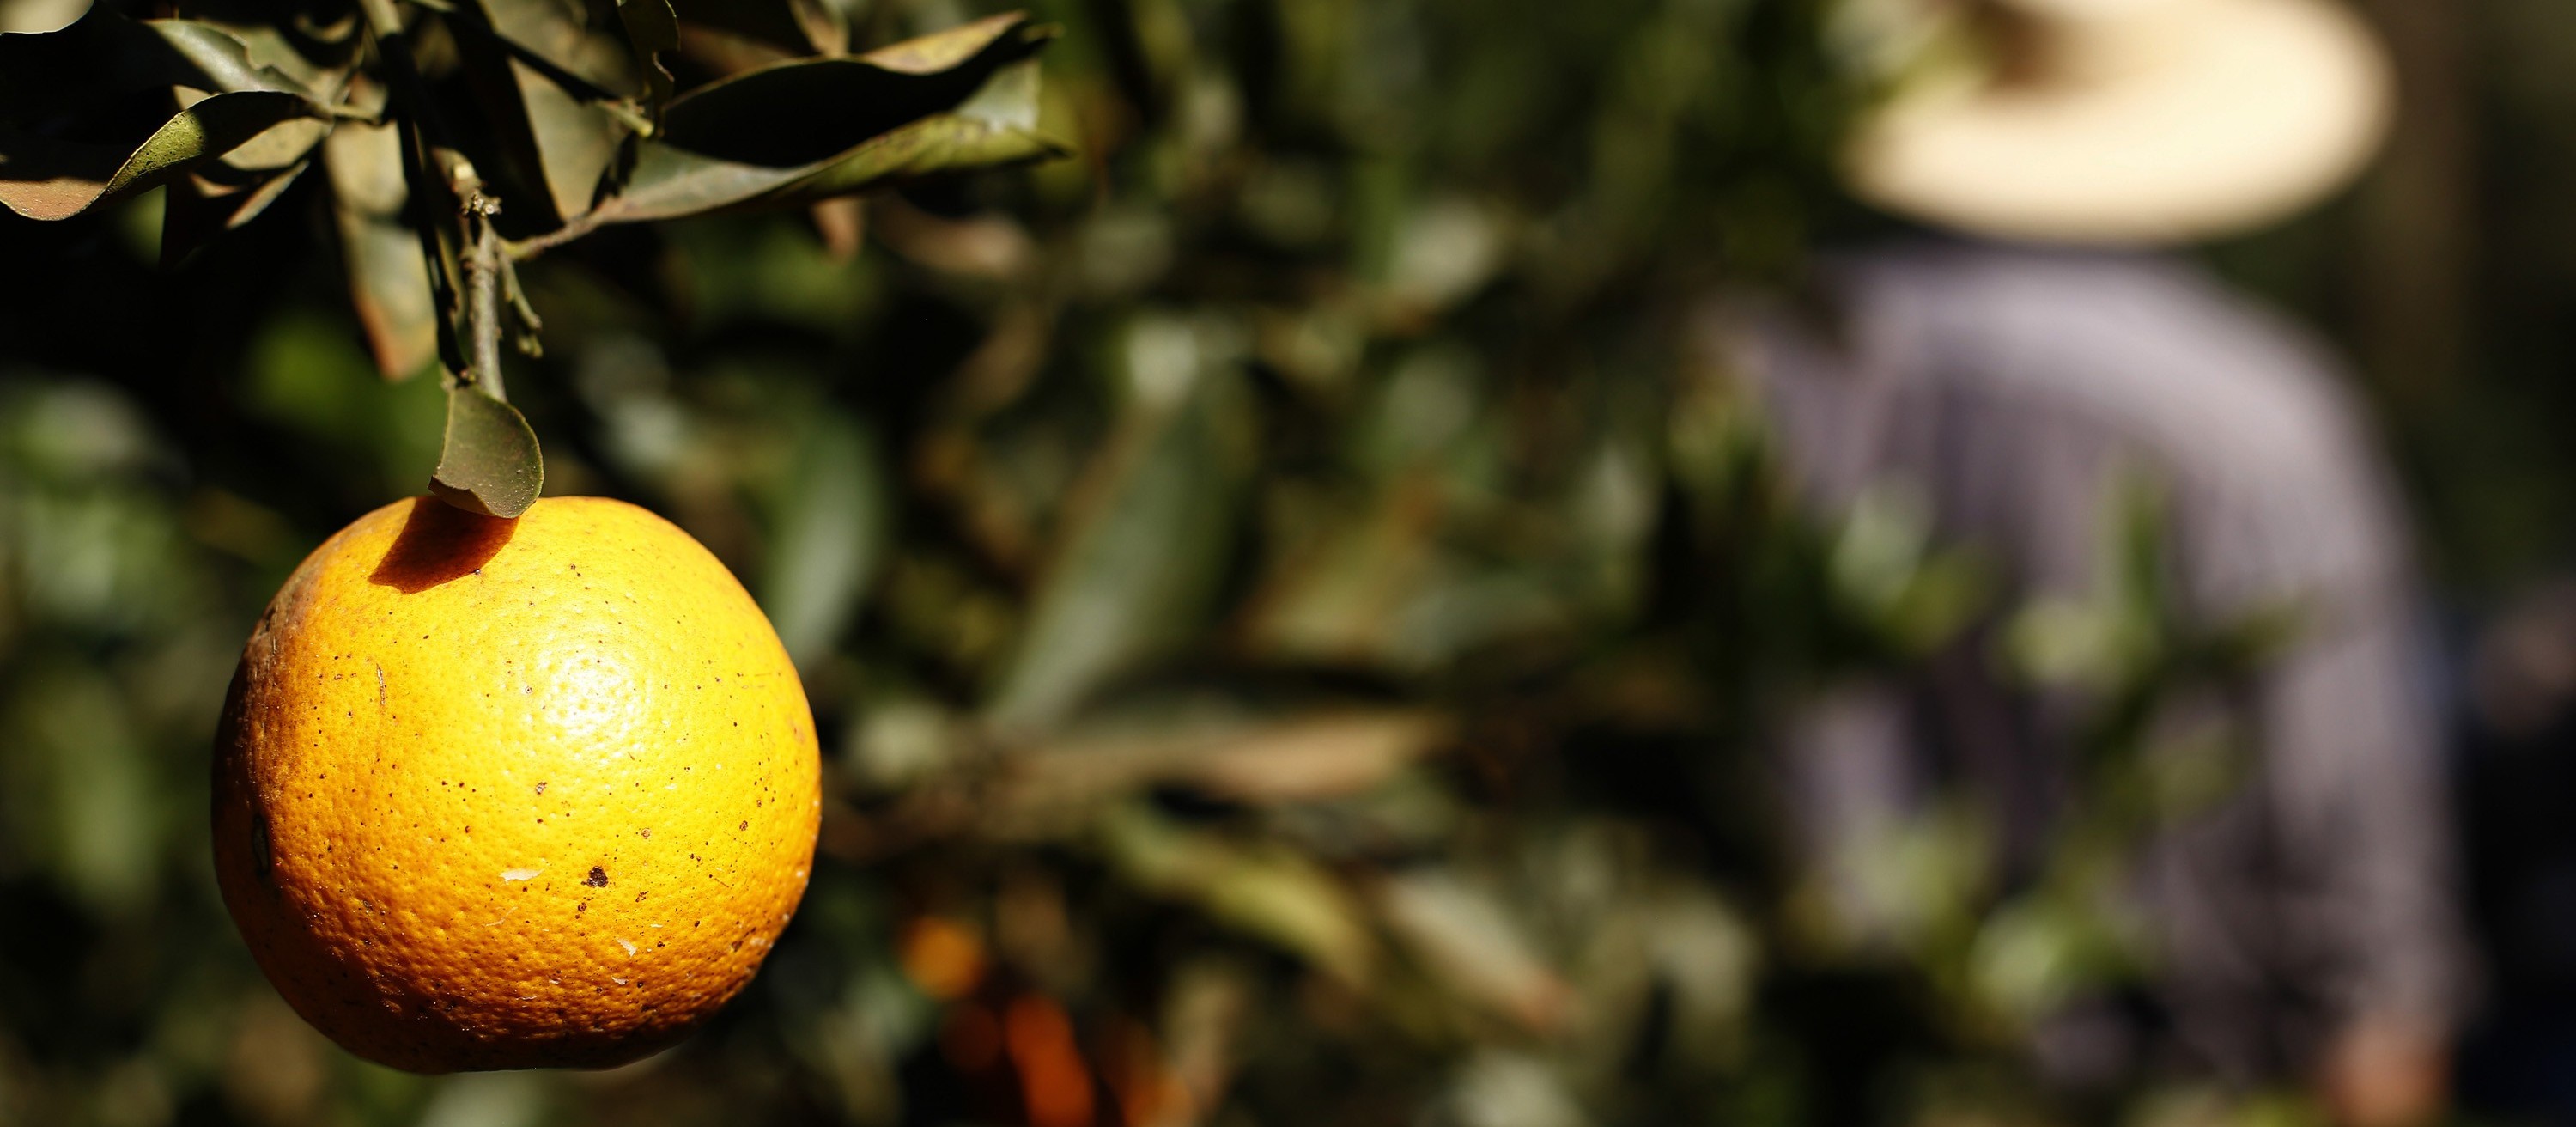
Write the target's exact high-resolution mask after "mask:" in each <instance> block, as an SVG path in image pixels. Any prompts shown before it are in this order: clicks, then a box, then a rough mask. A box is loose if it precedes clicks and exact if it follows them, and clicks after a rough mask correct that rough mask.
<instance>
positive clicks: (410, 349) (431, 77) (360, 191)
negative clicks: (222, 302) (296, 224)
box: [0, 0, 1058, 516]
mask: <svg viewBox="0 0 2576 1127" xmlns="http://www.w3.org/2000/svg"><path fill="white" fill-rule="evenodd" d="M208 7H209V8H211V9H212V10H209V11H206V12H204V13H201V14H200V16H199V18H193V19H157V20H142V21H137V20H131V19H128V18H126V17H124V16H122V15H119V14H117V13H116V12H115V11H114V10H112V9H111V8H109V7H107V6H104V5H102V6H98V7H95V8H93V9H91V11H90V12H89V13H87V14H86V15H84V16H83V17H82V18H81V19H80V20H79V21H78V22H76V23H73V24H72V25H71V26H69V27H66V28H63V29H62V30H59V31H54V32H48V33H38V34H19V35H12V36H9V37H8V38H7V39H5V40H0V205H5V206H6V207H8V208H9V209H10V210H11V211H13V212H16V213H17V214H19V215H21V216H25V217H27V218H30V219H38V220H62V219H69V218H72V217H74V216H78V215H81V214H84V213H86V212H88V211H90V210H91V209H93V208H96V207H99V206H101V205H104V204H110V203H113V202H115V201H117V200H119V199H121V198H124V197H127V196H131V195H134V194H137V193H140V192H144V191H147V190H150V189H154V188H160V187H163V186H165V185H166V186H167V191H166V194H165V196H164V204H163V212H162V215H163V220H162V229H161V236H160V247H161V255H162V258H163V260H164V261H165V262H171V261H176V260H178V259H180V258H184V257H185V256H186V255H188V254H189V253H190V252H191V251H192V250H194V249H195V248H196V246H197V245H198V244H199V243H201V242H202V241H203V240H204V239H206V238H207V237H209V236H211V235H213V234H215V233H216V232H219V231H223V230H227V229H233V228H238V227H240V226H242V225H244V224H246V223H249V222H250V221H251V220H253V219H256V218H257V217H258V216H259V214H260V213H261V212H262V211H264V210H266V209H267V208H268V207H269V205H270V204H272V203H273V202H275V201H276V200H277V199H278V198H279V197H280V196H281V195H283V194H284V193H285V192H286V190H287V189H288V188H289V187H291V186H292V185H293V184H294V183H295V181H296V180H297V179H298V178H299V177H301V176H302V175H303V174H304V172H305V171H306V170H307V169H308V168H310V167H311V166H312V165H313V164H314V163H315V162H317V161H318V162H320V163H321V165H322V166H323V168H324V172H325V175H326V176H327V177H328V179H329V180H330V183H331V196H332V199H331V206H332V209H333V213H334V217H335V219H336V222H337V226H338V228H339V232H340V236H341V242H342V251H343V253H344V254H345V255H346V256H347V265H348V274H349V279H350V283H351V290H352V297H353V298H354V299H355V301H356V303H357V306H358V309H359V312H360V315H361V317H362V318H363V319H364V321H365V323H366V326H367V330H368V334H369V337H370V339H371V342H372V344H373V346H374V349H375V353H376V357H377V362H378V363H379V364H381V365H382V366H383V368H384V371H385V374H386V375H388V376H391V377H396V378H402V377H408V376H411V375H414V374H417V373H418V372H419V371H420V370H421V369H422V368H424V367H425V366H426V365H427V364H428V363H429V361H430V359H431V356H432V354H433V352H434V353H435V355H436V356H437V358H438V359H439V360H440V361H441V363H442V365H443V367H444V369H445V370H446V371H447V373H449V375H450V377H451V394H450V395H449V405H448V416H447V436H446V443H445V448H444V451H443V454H442V456H441V458H440V461H439V466H438V469H437V473H436V476H435V477H434V478H433V479H432V482H433V487H434V488H435V489H436V491H437V492H438V493H439V495H440V496H442V497H445V498H447V499H448V500H450V501H451V502H453V503H456V504H458V505H461V506H463V507H465V508H468V509H471V510H473V511H477V512H484V513H489V514H494V515H499V516H517V515H518V514H519V513H521V512H523V511H525V510H526V508H527V506H528V505H529V504H530V503H532V502H534V501H535V500H536V498H537V496H538V494H539V492H540V490H541V489H542V488H543V484H544V467H543V464H542V460H541V458H540V456H539V453H538V446H537V441H536V435H535V434H534V432H532V431H531V430H530V429H529V427H528V425H527V422H526V420H525V419H524V418H522V417H521V416H520V414H519V412H518V411H516V410H515V409H513V408H511V407H510V406H509V404H508V395H507V393H506V392H505V391H504V385H503V380H502V375H501V370H500V351H499V342H500V339H501V335H502V333H503V328H504V326H503V324H502V318H503V312H502V308H501V304H500V302H501V300H502V296H503V295H504V294H505V293H506V295H507V297H508V300H509V302H510V311H511V312H512V313H513V314H515V316H516V320H517V322H518V328H519V330H520V332H519V335H518V339H519V342H520V344H521V346H522V347H523V348H525V349H527V350H529V351H531V352H533V351H535V350H536V339H537V337H536V334H537V333H538V331H539V330H540V328H541V325H540V323H539V322H538V320H537V318H536V315H535V312H534V311H533V310H532V309H530V308H529V306H528V304H527V302H526V299H525V297H524V296H523V294H522V292H521V289H520V286H519V281H518V277H517V271H516V269H515V268H514V266H513V262H514V260H516V259H519V258H522V257H526V256H529V255H533V254H535V253H537V252H538V251H541V250H543V249H544V248H546V247H548V246H553V245H558V244H561V243H563V242H566V241H569V240H571V239H573V238H577V237H579V236H580V235H582V234H584V233H586V232H588V231H591V230H593V229H595V228H597V227H600V226H603V225H607V224H615V223H632V222H639V221H647V220H661V219H673V218H678V217H682V216H688V215H696V214H702V213H706V212H710V211H718V210H724V209H730V208H741V207H748V206H776V205H781V204H794V203H802V202H810V201H813V200H819V199H827V198H831V197H834V196H842V195H848V194H851V193H856V192H863V191H866V190H868V189H871V188H876V187H881V186H884V185H886V184H890V183H893V182H896V181H898V180H900V179H903V178H907V177H918V176H923V175H928V174H933V173H939V172H954V171H958V170H962V169H969V168H981V167H999V166H1004V165H1009V164H1014V163H1020V162H1024V161H1028V160H1032V159H1036V158H1040V157H1045V156H1051V155H1055V154H1056V153H1057V151H1058V150H1057V147H1056V146H1055V145H1053V144H1052V143H1050V142H1048V141H1046V140H1044V139H1043V138H1041V137H1040V136H1039V135H1038V134H1037V133H1036V132H1035V125H1036V120H1035V116H1036V109H1037V105H1036V92H1037V74H1036V70H1035V64H1034V63H1033V62H1031V61H1030V57H1031V56H1032V55H1033V54H1035V52H1036V51H1037V49H1038V48H1039V47H1040V46H1041V45H1042V44H1043V43H1044V41H1045V39H1046V38H1047V35H1048V33H1047V32H1046V30H1045V29H1042V28H1039V27H1036V26H1033V25H1031V24H1030V23H1029V21H1028V20H1027V18H1026V17H1025V16H1020V15H1002V16H995V17H993V18H990V19H986V20H982V21H979V22H976V23H972V24H968V25H965V26H962V27H958V28H953V29H950V30H947V31H943V32H941V33H938V34H935V35H931V36H926V37H923V38H920V39H915V40H910V41H906V42H902V43H896V44H893V45H891V46H887V47H883V48H880V49H878V50H875V51H871V52H868V53H866V54H862V55H849V54H847V53H846V50H845V48H846V47H847V42H848V28H847V27H846V26H845V25H844V24H842V23H841V22H839V21H837V20H836V19H835V18H833V16H832V14H831V13H830V12H829V10H826V9H822V8H819V7H816V8H813V9H811V10H810V11H809V10H806V9H799V10H798V12H797V13H796V18H789V15H790V13H787V12H785V11H784V10H779V9H772V8H770V7H767V6H763V5H733V4H721V3H711V4H705V5H700V6H693V7H692V8H691V11H690V14H691V16H692V17H694V18H698V19H703V20H706V21H708V23H709V26H711V27H713V28H717V29H721V30H724V31H730V32H734V33H738V34H741V35H745V36H755V37H764V39H765V41H768V42H773V43H779V44H781V45H783V46H785V47H786V48H787V49H789V50H792V51H797V52H806V51H815V52H820V54H818V55H816V56H815V57H787V58H780V59H778V60H777V61H775V62H771V63H769V64H767V65H753V66H747V67H743V68H742V69H740V70H738V71H736V72H733V73H726V74H721V75H719V76H715V77H713V78H712V79H711V80H708V81H704V82H701V83H696V84H693V85H691V86H690V87H689V88H688V89H687V90H686V91H685V92H683V91H681V89H680V86H679V84H678V82H677V81H676V76H675V75H674V73H673V72H672V70H671V69H670V67H669V65H667V64H666V62H665V61H664V58H663V56H664V55H665V54H666V53H671V54H675V55H676V54H677V53H678V49H679V47H680V33H681V24H680V22H679V17H678V15H677V13H676V12H675V11H674V9H673V8H672V6H671V4H670V2H669V0H631V2H622V3H612V2H610V0H601V2H599V3H594V4H589V5H587V6H585V5H580V4H569V5H564V4H548V3H496V4H485V3H482V2H481V0H466V2H464V3H431V4H410V5H403V6H397V5H396V4H395V3H394V2H393V0H361V2H359V3H357V4H356V5H355V6H354V7H351V6H349V5H347V4H333V3H320V4H312V5H302V6H299V7H298V10H294V11H292V12H282V11H279V10H276V9H275V8H274V7H249V6H244V7H243V8H242V9H241V10H234V9H229V8H227V7H226V6H225V5H221V4H216V5H209V6H208ZM699 7H703V8H704V11H700V10H698V9H699ZM686 70H687V68H686V66H685V65H683V71H684V72H685V71H686ZM505 201H506V202H507V203H508V204H509V205H510V206H507V207H504V206H503V204H504V202H505Z"/></svg>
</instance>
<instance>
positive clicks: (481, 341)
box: [465, 192, 510, 403]
mask: <svg viewBox="0 0 2576 1127" xmlns="http://www.w3.org/2000/svg"><path fill="white" fill-rule="evenodd" d="M500 210H501V202H500V201H499V200H496V199H493V198H492V197H490V196H488V195H484V194H483V193H481V192H476V193H474V195H473V196H471V197H470V198H468V199H467V200H466V201H465V225H466V226H467V227H468V228H470V229H472V231H473V233H474V251H473V255H472V256H471V257H469V258H467V259H466V260H465V331H466V332H467V333H469V334H471V335H472V336H473V338H474V367H473V369H472V370H471V371H470V372H469V373H468V376H469V378H470V380H471V382H472V383H473V384H474V386H475V387H477V388H480V389H482V391H483V393H484V394H485V395H489V396H491V397H492V398H494V399H498V400H500V401H502V402H504V403H507V402H509V401H510V395H509V393H508V392H507V391H505V390H503V388H502V386H501V270H502V264H501V236H500V235H499V234H498V233H497V232H495V231H493V230H492V216H493V214H494V213H496V212H499V211H500Z"/></svg>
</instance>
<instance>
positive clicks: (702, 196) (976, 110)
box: [593, 15, 1064, 223]
mask: <svg viewBox="0 0 2576 1127" xmlns="http://www.w3.org/2000/svg"><path fill="white" fill-rule="evenodd" d="M1052 35H1053V32H1052V31H1050V30H1048V29H1045V28H1040V27H1035V26H1032V25H1030V24H1029V23H1028V22H1027V17H1026V16H1022V15H1009V16H997V17H994V18H992V19H988V20H983V21H979V22H977V23H974V24H969V25H966V26H965V27H962V28H958V29H955V30H953V31H948V32H942V33H940V34H939V35H935V36H929V37H926V38H925V39H922V40H914V41H910V42H907V43H900V44H896V45H894V46H892V47H889V48H886V49H885V50H882V51H877V52H872V53H870V54H868V55H865V56H861V57H859V58H849V59H812V60H800V61H796V62H788V63H780V64H778V65H775V66H770V67H763V68H761V69H759V70H754V71H749V72H746V73H744V74H740V75H736V76H734V77H732V78H729V79H726V80H724V81H722V82H718V83H714V84H711V85H708V86H704V87H700V88H699V89H697V90H693V91H691V92H689V93H688V94H686V95H683V96H681V97H680V98H679V100H677V101H674V102H672V103H671V104H670V106H669V107H668V108H667V109H666V110H665V111H664V115H663V132H662V134H661V135H660V136H657V137H655V138H652V139H649V140H646V141H642V142H640V143H639V144H638V145H637V149H636V160H635V165H634V168H633V170H632V172H630V173H629V174H628V176H627V179H626V184H625V186H624V188H623V189H622V190H621V191H620V192H619V193H618V194H617V195H616V196H615V197H613V198H611V199H610V200H608V201H607V202H606V203H604V204H602V205H601V206H600V207H599V209H598V212H597V213H596V214H595V215H594V217H593V222H598V223H632V222H639V221H646V220H657V219H670V218H675V217H678V216H682V215H692V214H697V213H700V212H706V211H715V210H720V209H725V208H733V207H742V206H750V205H785V204H802V203H810V202H812V201H815V200H818V199H824V198H828V197H831V196H839V195H847V194H850V193H853V192H861V191H866V190H868V189H871V188H876V187H881V186H884V185H886V184H889V183H893V182H895V181H898V180H902V179H906V178H910V177H917V176H924V175H929V174H932V173H939V172H953V171H963V170H967V169H976V168H994V167H1000V166H1004V165H1010V164H1017V163H1022V162H1026V161H1031V160H1039V159H1044V158H1046V157H1051V156H1057V155H1061V154H1062V153H1063V151H1064V150H1063V148H1062V147H1061V146H1059V145H1057V144H1056V143H1054V142H1053V141H1050V140H1048V139H1046V138H1045V137H1043V136H1040V135H1039V134H1038V132H1037V93H1038V83H1037V78H1038V76H1037V70H1036V66H1035V64H1034V63H1032V62H1029V61H1028V60H1029V58H1030V56H1032V55H1033V54H1035V53H1036V52H1037V50H1038V49H1039V48H1040V47H1042V46H1043V45H1044V44H1045V43H1046V41H1047V39H1049V38H1050V37H1051V36H1052Z"/></svg>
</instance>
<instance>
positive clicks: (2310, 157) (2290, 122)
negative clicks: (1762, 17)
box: [1845, 0, 2392, 245]
mask: <svg viewBox="0 0 2576 1127" xmlns="http://www.w3.org/2000/svg"><path fill="white" fill-rule="evenodd" d="M2198 18H2201V19H2203V20H2204V21H2205V26H2202V27H2200V28H2198V29H2197V30H2198V31H2199V32H2200V34H2198V35H2197V36H2196V37H2195V41H2194V43H2193V46H2192V49H2191V50H2188V51H2178V52H2175V53H2174V54H2173V56H2172V57H2171V58H2169V59H2167V60H2163V61H2161V62H2160V63H2159V65H2156V66H2153V67H2142V68H2138V69H2136V70H2135V71H2134V72H2133V73H2129V74H2126V75H2124V76H2122V77H2119V78H2117V79H2113V80H2108V81H2103V82H2098V83H2094V84H2090V85H2088V86H2085V87H2082V88H2065V87H2057V86H2047V85H2028V86H2013V85H2000V84H1980V85H1959V84H1953V85H1951V86H1949V87H1948V88H1945V89H1932V88H1921V87H1918V88H1917V89H1915V90H1913V91H1908V92H1903V93H1900V94H1898V95H1897V96H1896V97H1895V98H1893V99H1891V100H1890V102H1889V103H1888V104H1887V105H1886V106H1884V107H1882V108H1881V109H1880V111H1879V112H1877V113H1876V114H1874V115H1873V116H1872V117H1870V118H1869V119H1868V120H1867V121H1865V122H1864V123H1863V124H1862V126H1861V127H1860V128H1859V129H1858V130H1857V131H1856V132H1855V134H1854V137H1853V140H1852V142H1851V145H1850V147H1849V149H1848V150H1847V151H1846V153H1845V159H1846V172H1847V175H1848V177H1849V180H1850V183H1851V185H1852V188H1853V191H1854V192H1855V194H1857V195H1858V196H1860V197H1861V198H1862V199H1864V200H1866V201H1868V202H1870V203H1872V204H1874V205H1876V206H1879V207H1882V208H1885V209H1887V210H1889V211H1894V212H1898V213H1901V214H1906V215H1911V216H1913V217H1915V218H1918V219H1923V220H1927V221H1930V222H1932V223H1935V224H1939V225H1942V226H1946V227H1952V228H1956V229H1959V230H1963V231H1969V232H1974V233H1978V234H1985V235H1992V236H1998V237H2004V238H2014V239H2029V240H2044V241H2058V242H2080V243H2100V244H2133V245H2146V244H2161V243H2177V242H2192V241H2197V240H2201V239H2207V238H2212V237H2216V236H2220V235H2226V234H2232V233H2236V232H2240V231H2245V230H2250V229H2253V228H2256V227H2260V226H2264V225H2266V224H2269V223H2272V222H2275V221H2277V220H2279V219H2282V218H2285V217H2287V216H2289V215H2290V214H2292V213H2294V212H2296V211H2298V210H2300V209H2302V208H2305V207H2307V206H2309V205H2310V204H2312V203H2314V202H2316V200H2317V199H2319V198H2320V197H2322V196H2324V195H2325V194H2326V193H2328V192H2331V191H2333V190H2334V189H2335V188H2336V187H2338V186H2340V185H2341V184H2342V183H2344V182H2345V181H2346V180H2348V179H2349V178H2350V177H2352V176H2353V175H2354V174H2356V173H2358V172H2359V171H2360V170H2361V168H2362V166H2363V165H2365V164H2367V163H2368V161H2369V159H2370V157H2371V154H2372V153H2373V152H2374V151H2376V150H2377V148H2378V145H2379V142H2380V139H2381V137H2382V136H2383V134H2384V133H2385V132H2386V128H2387V121H2388V116H2389V112H2390V103H2391V91H2392V82H2391V78H2390V73H2389V66H2388V62H2387V59H2386V57H2385V56H2384V55H2383V54H2382V53H2381V50H2380V48H2379V45H2378V42H2377V40H2376V39H2374V38H2373V37H2372V35H2371V33H2370V31H2369V30H2368V29H2367V28H2366V27H2364V26H2363V25H2362V24H2361V22H2360V20H2359V19H2358V18H2357V17H2355V16H2354V15H2352V14H2351V13H2350V12H2348V11H2346V10H2344V9H2343V8H2342V7H2341V6H2339V5H2336V4H2333V3H2329V2H2326V0H2231V2H2229V3H2226V4H2213V5H2210V6H2209V7H2208V8H2207V9H2206V15H2205V16H2202V17H2198Z"/></svg>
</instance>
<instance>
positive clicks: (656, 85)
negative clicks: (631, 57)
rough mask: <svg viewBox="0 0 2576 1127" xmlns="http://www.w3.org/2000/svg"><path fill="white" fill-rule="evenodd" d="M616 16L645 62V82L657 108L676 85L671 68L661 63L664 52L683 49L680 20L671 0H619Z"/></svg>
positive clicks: (636, 52)
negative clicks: (673, 10) (672, 9)
mask: <svg viewBox="0 0 2576 1127" xmlns="http://www.w3.org/2000/svg"><path fill="white" fill-rule="evenodd" d="M617 19H618V22H620V23H623V24H625V25H626V41H627V43H628V44H629V45H631V46H632V47H634V49H635V57H636V58H637V59H639V60H641V61H642V62H643V64H644V82H645V85H646V86H647V87H648V88H649V94H650V96H651V98H652V101H653V105H654V106H655V107H656V108H657V109H658V107H660V106H662V105H663V104H664V103H667V102H669V101H670V100H671V95H672V93H673V92H674V90H675V89H676V87H674V86H673V84H672V80H671V68H670V67H668V66H665V65H663V63H662V55H663V54H664V53H665V52H669V51H677V50H679V49H680V22H679V19H678V17H677V16H675V15H674V14H673V13H672V11H671V0H617Z"/></svg>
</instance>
